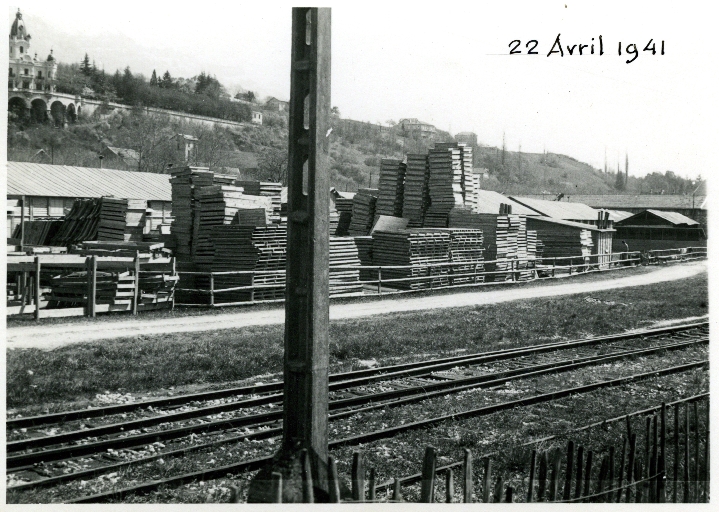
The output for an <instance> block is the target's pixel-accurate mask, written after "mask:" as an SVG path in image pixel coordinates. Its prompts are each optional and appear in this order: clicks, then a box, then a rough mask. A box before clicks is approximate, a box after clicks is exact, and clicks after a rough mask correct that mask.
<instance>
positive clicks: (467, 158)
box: [457, 143, 474, 204]
mask: <svg viewBox="0 0 719 512" xmlns="http://www.w3.org/2000/svg"><path fill="white" fill-rule="evenodd" d="M457 147H458V148H459V152H460V160H461V161H462V197H463V199H464V202H465V204H467V198H468V197H471V196H472V194H473V193H474V182H473V181H472V176H474V173H473V172H472V165H473V156H472V146H467V144H464V143H459V144H457Z"/></svg>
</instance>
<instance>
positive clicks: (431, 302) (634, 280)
mask: <svg viewBox="0 0 719 512" xmlns="http://www.w3.org/2000/svg"><path fill="white" fill-rule="evenodd" d="M706 271H707V263H706V261H700V262H693V263H684V264H678V265H673V266H668V267H660V268H658V269H657V270H655V271H653V272H649V273H646V274H640V275H634V276H626V277H616V278H611V279H606V280H602V281H594V282H578V283H572V282H565V283H562V284H556V283H557V282H556V281H555V282H552V284H549V283H548V284H547V286H535V287H531V288H507V289H503V290H491V291H483V290H481V289H479V290H472V291H468V292H458V293H453V294H446V295H438V296H424V297H406V296H405V297H397V298H389V297H388V298H385V299H382V300H376V301H371V302H363V303H354V304H333V305H331V306H330V319H331V320H340V319H348V318H361V317H367V316H372V315H381V314H386V313H398V312H406V311H422V310H427V309H440V308H454V307H462V306H475V305H484V304H497V303H500V302H508V301H513V300H520V299H532V298H538V297H556V296H559V295H571V294H576V293H589V292H597V291H603V290H611V289H616V288H626V287H630V286H641V285H647V284H653V283H660V282H666V281H675V280H678V279H686V278H688V277H691V276H694V275H697V274H699V273H701V272H706ZM284 314H285V311H284V308H278V309H272V310H269V311H245V312H233V313H227V314H218V315H207V316H191V317H182V318H160V319H144V320H143V319H142V318H133V319H129V320H112V321H110V320H108V321H100V322H97V323H91V324H76V323H75V324H73V323H68V324H48V325H37V326H21V327H10V328H8V329H7V331H6V332H7V345H6V347H7V348H40V349H53V348H57V347H60V346H63V345H68V344H71V343H80V342H84V341H96V340H105V339H112V338H125V337H132V336H138V335H153V334H166V333H173V332H200V331H214V330H218V329H233V328H239V327H248V326H261V325H275V324H281V323H283V322H284Z"/></svg>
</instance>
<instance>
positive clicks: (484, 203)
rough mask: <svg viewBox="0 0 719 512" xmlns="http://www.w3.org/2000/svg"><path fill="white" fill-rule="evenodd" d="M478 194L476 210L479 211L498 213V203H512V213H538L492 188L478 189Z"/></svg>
mask: <svg viewBox="0 0 719 512" xmlns="http://www.w3.org/2000/svg"><path fill="white" fill-rule="evenodd" d="M477 196H478V204H477V207H478V211H479V213H493V214H495V215H498V214H499V205H500V204H501V203H504V204H509V205H512V214H513V215H538V214H537V212H535V211H533V210H530V209H529V208H527V207H526V206H522V205H521V204H519V203H518V202H516V201H512V199H511V198H509V197H507V196H504V195H502V194H500V193H499V192H495V191H494V190H481V189H480V190H479V191H478V192H477Z"/></svg>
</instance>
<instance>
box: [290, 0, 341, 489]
mask: <svg viewBox="0 0 719 512" xmlns="http://www.w3.org/2000/svg"><path fill="white" fill-rule="evenodd" d="M330 26H331V10H330V9H328V8H322V9H320V8H316V7H312V8H293V9H292V56H291V66H292V69H291V79H290V122H289V162H288V164H289V165H288V180H287V181H288V194H287V210H288V212H287V213H288V223H287V285H286V291H285V294H286V300H285V359H284V417H283V444H282V446H283V450H284V451H285V452H287V453H293V452H295V451H296V450H297V449H300V448H306V449H307V451H308V454H309V456H310V462H311V465H312V477H313V481H314V485H315V487H316V488H317V489H321V490H324V491H325V492H327V491H328V482H327V471H326V464H327V411H328V405H327V403H328V365H329V336H328V328H329V273H328V268H329V169H328V158H329V157H328V153H329V142H330V139H329V135H330V131H331V130H330V126H329V119H330V116H329V114H330V108H331V102H330V75H331V69H330V48H331V47H330V42H331V39H330ZM320 468H324V470H320Z"/></svg>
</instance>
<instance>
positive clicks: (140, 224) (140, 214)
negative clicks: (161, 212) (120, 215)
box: [124, 199, 152, 241]
mask: <svg viewBox="0 0 719 512" xmlns="http://www.w3.org/2000/svg"><path fill="white" fill-rule="evenodd" d="M146 222H149V223H150V226H148V227H149V228H150V230H151V229H152V221H151V217H150V216H148V215H147V201H146V200H144V199H128V200H127V210H126V211H125V236H124V239H125V241H130V240H132V241H142V235H143V233H144V231H145V224H146Z"/></svg>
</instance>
